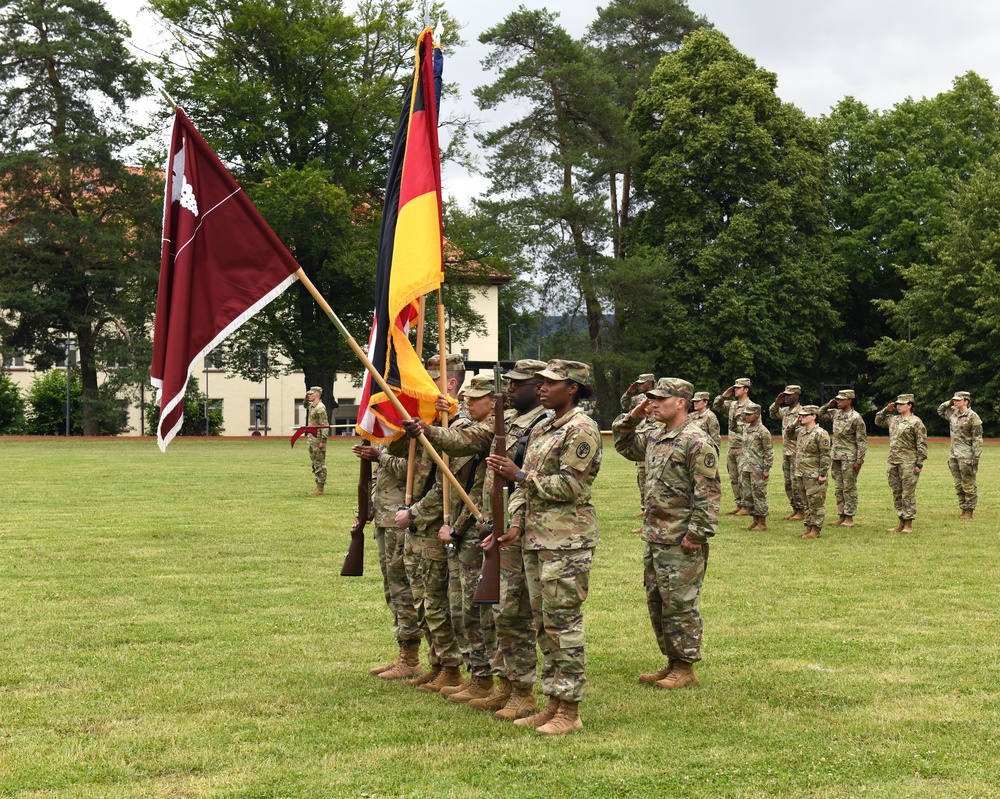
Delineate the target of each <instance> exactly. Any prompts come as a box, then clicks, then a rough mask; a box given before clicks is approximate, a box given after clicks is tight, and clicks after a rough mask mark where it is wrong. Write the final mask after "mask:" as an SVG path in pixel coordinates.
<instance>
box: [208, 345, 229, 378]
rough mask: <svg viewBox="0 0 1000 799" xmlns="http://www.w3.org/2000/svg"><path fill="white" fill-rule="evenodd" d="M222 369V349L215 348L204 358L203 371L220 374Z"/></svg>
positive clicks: (223, 363) (223, 366)
mask: <svg viewBox="0 0 1000 799" xmlns="http://www.w3.org/2000/svg"><path fill="white" fill-rule="evenodd" d="M224 368H225V362H224V361H223V359H222V347H216V348H215V349H214V350H212V351H211V352H209V353H208V354H207V355H206V356H205V371H206V372H221V371H222V370H223V369H224Z"/></svg>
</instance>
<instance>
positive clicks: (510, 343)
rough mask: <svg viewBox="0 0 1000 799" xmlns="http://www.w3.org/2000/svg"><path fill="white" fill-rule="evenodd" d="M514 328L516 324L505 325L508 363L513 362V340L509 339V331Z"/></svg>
mask: <svg viewBox="0 0 1000 799" xmlns="http://www.w3.org/2000/svg"><path fill="white" fill-rule="evenodd" d="M515 327H517V323H516V322H515V323H514V324H512V325H507V360H508V361H513V360H514V344H513V342H514V339H513V338H512V337H511V330H513V329H514V328H515Z"/></svg>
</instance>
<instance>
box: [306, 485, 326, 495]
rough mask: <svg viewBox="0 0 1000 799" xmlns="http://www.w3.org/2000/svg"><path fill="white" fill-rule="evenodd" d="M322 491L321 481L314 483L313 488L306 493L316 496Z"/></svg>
mask: <svg viewBox="0 0 1000 799" xmlns="http://www.w3.org/2000/svg"><path fill="white" fill-rule="evenodd" d="M322 493H323V484H322V483H316V488H314V489H313V490H312V491H309V492H308V495H309V496H310V497H318V496H320V495H322Z"/></svg>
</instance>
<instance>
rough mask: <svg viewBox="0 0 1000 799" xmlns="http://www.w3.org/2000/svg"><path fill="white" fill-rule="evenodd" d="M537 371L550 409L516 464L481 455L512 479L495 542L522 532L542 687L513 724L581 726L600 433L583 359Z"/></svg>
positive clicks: (547, 731)
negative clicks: (585, 405)
mask: <svg viewBox="0 0 1000 799" xmlns="http://www.w3.org/2000/svg"><path fill="white" fill-rule="evenodd" d="M537 376H538V378H539V379H540V380H541V381H542V385H541V387H540V388H539V399H540V401H541V403H542V405H543V406H544V407H546V408H548V409H549V410H550V411H551V415H550V416H549V417H547V418H546V419H544V420H543V421H541V422H540V423H538V424H537V425H535V427H534V429H533V430H532V431H531V437H530V438H529V439H528V445H527V450H526V451H525V456H524V467H523V468H522V469H518V468H517V466H516V465H515V464H514V462H513V461H511V460H510V459H508V458H504V457H502V456H498V455H491V456H490V457H489V458H488V459H487V462H488V463H489V465H490V468H492V469H493V470H494V471H495V472H497V473H498V474H499V475H500V476H501V477H504V478H505V479H507V480H513V481H514V482H515V484H516V488H515V490H514V493H513V495H512V497H511V500H510V525H509V527H508V529H507V532H506V534H505V535H502V536H501V537H500V539H499V541H500V544H501V546H505V545H507V544H510V543H513V542H515V541H518V540H521V541H522V545H523V556H524V574H525V580H526V581H527V584H528V594H529V596H530V598H531V610H532V614H533V615H534V618H535V628H536V630H537V632H538V646H539V647H540V648H541V650H542V658H543V663H542V693H543V694H545V695H546V696H548V697H549V701H548V704H547V705H546V706H545V708H544V709H543V710H541V711H540V712H539V713H536V714H535V715H533V716H529V717H528V718H524V719H518V720H516V721H515V722H514V723H515V724H517V725H521V726H528V727H534V728H535V730H536V732H539V733H541V734H542V735H562V734H565V733H569V732H573V731H575V730H579V729H581V728H582V727H583V722H582V721H581V720H580V714H579V704H580V702H581V701H582V699H583V694H584V686H585V685H586V682H587V680H586V676H585V666H586V657H585V652H584V635H583V602H584V600H585V599H586V598H587V590H588V585H589V578H590V570H591V568H592V566H593V562H594V548H595V547H596V546H597V544H598V542H599V540H600V533H599V530H598V527H597V516H596V514H595V512H594V506H593V505H592V504H591V502H590V490H591V486H592V485H593V483H594V478H595V477H596V476H597V472H598V470H599V469H600V468H601V433H600V430H599V429H598V427H597V423H596V422H595V421H594V420H593V419H591V418H590V417H589V416H587V414H585V413H584V412H583V410H582V409H581V408H580V407H579V402H580V401H581V400H584V399H586V398H587V397H589V396H590V394H591V389H590V367H589V366H587V365H586V364H584V363H580V362H578V361H563V360H553V361H549V363H548V365H547V366H546V368H545V370H544V371H541V372H539V373H538V375H537Z"/></svg>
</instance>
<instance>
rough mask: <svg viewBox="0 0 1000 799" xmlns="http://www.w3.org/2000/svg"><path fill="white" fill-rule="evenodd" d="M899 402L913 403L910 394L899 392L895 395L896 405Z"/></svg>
mask: <svg viewBox="0 0 1000 799" xmlns="http://www.w3.org/2000/svg"><path fill="white" fill-rule="evenodd" d="M899 403H903V404H905V405H912V404H913V395H912V394H900V395H899V396H898V397H896V404H897V405H898V404H899Z"/></svg>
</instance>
